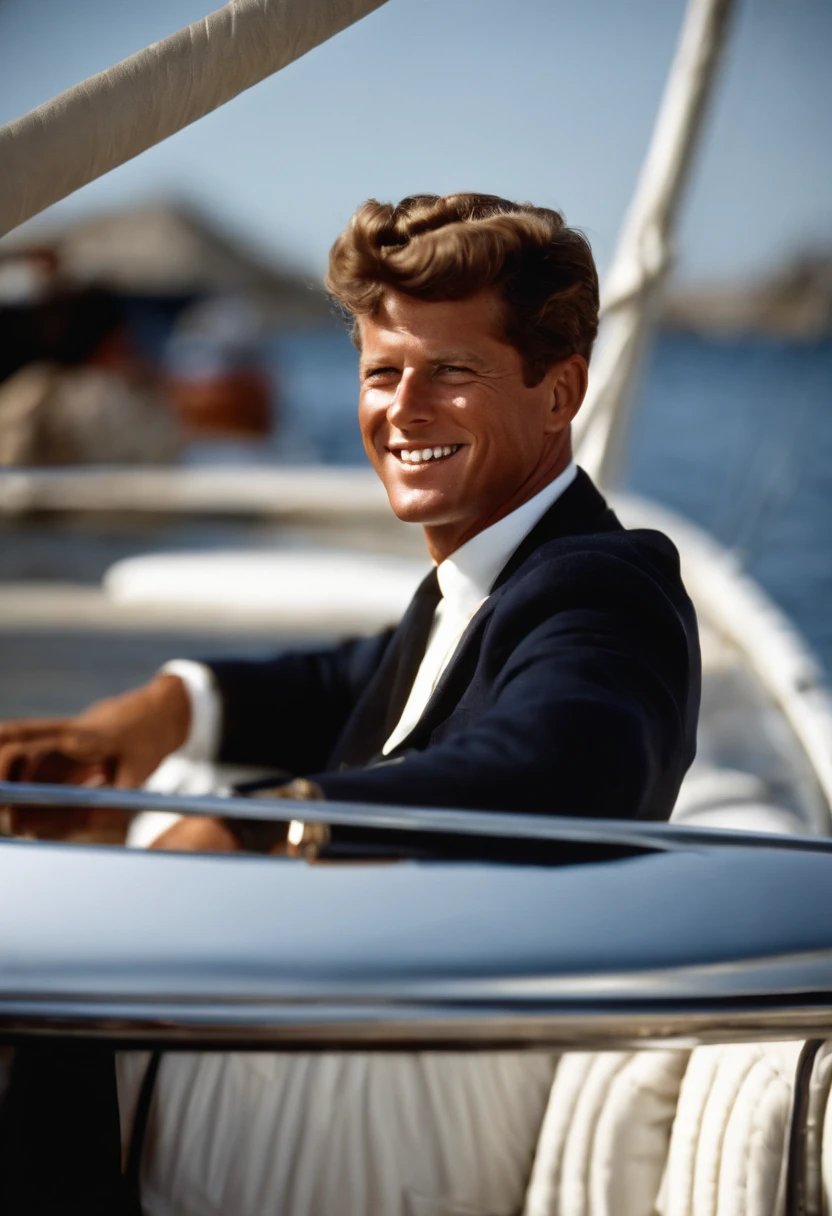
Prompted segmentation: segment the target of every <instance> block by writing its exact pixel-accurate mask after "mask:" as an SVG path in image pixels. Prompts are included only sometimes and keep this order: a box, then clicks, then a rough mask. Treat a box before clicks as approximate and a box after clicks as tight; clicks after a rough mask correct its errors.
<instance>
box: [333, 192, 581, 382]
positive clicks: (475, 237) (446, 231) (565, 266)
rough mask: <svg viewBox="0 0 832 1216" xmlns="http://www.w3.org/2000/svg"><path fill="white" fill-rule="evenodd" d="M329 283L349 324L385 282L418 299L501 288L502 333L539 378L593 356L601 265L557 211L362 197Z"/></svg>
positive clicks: (453, 199) (423, 197)
mask: <svg viewBox="0 0 832 1216" xmlns="http://www.w3.org/2000/svg"><path fill="white" fill-rule="evenodd" d="M326 286H327V290H328V291H329V293H330V295H331V297H332V298H333V300H334V301H335V303H336V305H337V306H338V307H339V308H340V309H342V310H343V312H344V313H346V315H347V316H348V317H350V318H351V319H352V322H353V337H354V339H355V337H356V327H355V320H356V318H357V317H359V316H362V315H364V316H367V315H370V316H372V315H373V314H375V313H376V312H377V310H378V307H379V304H380V301H381V298H382V296H383V294H384V292H385V290H386V289H390V288H392V289H394V290H395V291H400V292H403V293H404V294H405V295H410V296H415V297H416V298H417V299H420V300H463V299H466V298H468V297H469V296H472V295H475V294H476V293H477V292H479V291H484V290H486V289H488V288H496V290H497V291H498V292H499V293H500V295H501V296H502V300H503V304H504V317H505V321H504V324H505V335H506V338H507V339H508V341H509V342H510V343H511V344H512V345H513V346H514V347H516V349H517V350H518V351H519V352H520V354H521V355H522V357H523V360H524V363H525V368H526V380H527V382H528V383H529V384H530V385H534V384H536V383H538V382H539V381H540V380H541V379H542V377H543V375H544V374H545V372H546V370H547V369H548V368H549V367H551V366H552V364H553V363H557V362H558V361H559V360H560V359H565V358H567V357H568V356H569V355H573V354H578V355H582V356H583V357H584V358H585V359H586V360H587V361H588V360H589V356H590V352H591V351H592V344H593V342H594V341H595V335H596V333H597V332H598V272H597V271H596V269H595V262H594V260H593V257H592V250H591V249H590V247H589V242H588V241H587V239H586V237H585V236H583V234H582V233H580V232H578V231H576V230H575V229H574V228H567V226H566V224H565V222H564V219H563V216H562V215H561V214H560V212H558V211H550V210H549V209H548V208H546V207H533V206H532V205H531V203H512V202H509V200H508V199H504V198H498V197H497V196H496V195H493V194H447V195H445V196H444V197H440V196H439V195H437V194H414V195H412V196H411V197H410V198H405V199H403V200H402V201H401V202H400V203H399V204H398V206H393V204H392V203H379V202H376V200H375V199H368V200H367V202H366V203H362V204H361V206H360V207H359V208H358V210H357V211H356V212H355V214H354V215H353V217H352V219H351V220H350V222H349V223H348V224H347V226H346V228H345V229H344V231H343V232H342V233H341V235H340V236H339V237H338V239H337V241H336V242H335V244H334V245H333V246H332V250H331V251H330V255H329V271H328V273H327V276H326Z"/></svg>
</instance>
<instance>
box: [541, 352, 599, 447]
mask: <svg viewBox="0 0 832 1216" xmlns="http://www.w3.org/2000/svg"><path fill="white" fill-rule="evenodd" d="M549 375H550V376H551V384H550V392H551V397H550V400H551V409H550V411H549V418H548V421H547V425H546V432H547V433H549V434H552V433H557V432H558V431H565V430H566V428H567V427H568V426H569V424H570V423H571V421H572V419H573V418H574V417H575V415H576V414H577V412H578V410H579V409H580V408H581V404H582V402H583V399H584V397H585V396H586V386H587V382H588V379H589V369H588V367H587V363H586V359H584V357H583V355H570V356H569V358H568V359H563V360H562V361H561V362H560V363H556V364H555V366H554V367H553V368H551V370H550V372H549Z"/></svg>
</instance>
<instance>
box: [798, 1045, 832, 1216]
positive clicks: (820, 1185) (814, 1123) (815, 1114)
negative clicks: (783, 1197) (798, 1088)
mask: <svg viewBox="0 0 832 1216" xmlns="http://www.w3.org/2000/svg"><path fill="white" fill-rule="evenodd" d="M830 1093H832V1043H825V1044H824V1045H823V1047H822V1048H821V1049H820V1051H819V1052H818V1054H817V1056H816V1057H815V1062H814V1066H813V1068H812V1079H811V1083H810V1086H809V1110H808V1114H807V1118H806V1167H807V1168H806V1194H805V1196H804V1198H805V1205H806V1206H805V1213H804V1216H829V1212H830V1210H832V1116H830V1115H829V1113H828V1112H829V1098H830Z"/></svg>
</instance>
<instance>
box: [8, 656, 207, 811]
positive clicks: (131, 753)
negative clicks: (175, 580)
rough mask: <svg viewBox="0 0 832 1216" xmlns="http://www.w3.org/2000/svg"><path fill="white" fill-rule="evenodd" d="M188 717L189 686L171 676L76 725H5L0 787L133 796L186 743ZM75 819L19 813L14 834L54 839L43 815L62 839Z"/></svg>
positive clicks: (97, 707) (58, 721)
mask: <svg viewBox="0 0 832 1216" xmlns="http://www.w3.org/2000/svg"><path fill="white" fill-rule="evenodd" d="M190 714H191V710H190V702H189V700H188V694H187V692H186V691H185V686H184V684H183V683H182V681H181V680H180V679H179V677H178V676H174V675H169V674H167V673H166V674H163V675H160V676H157V677H156V679H154V680H152V681H151V682H150V683H149V684H146V685H145V686H144V687H143V688H138V689H135V690H134V691H133V692H128V693H124V694H123V695H122V696H119V697H111V698H109V699H108V700H106V701H98V702H96V704H94V705H92V706H90V708H89V709H87V710H85V711H84V712H83V713H81V714H78V715H77V716H76V717H74V718H45V719H38V718H32V719H25V720H22V721H17V722H6V723H5V724H3V725H0V780H2V781H27V782H28V781H43V782H50V783H55V784H58V785H112V786H115V787H116V789H136V788H138V787H139V786H141V785H142V784H143V783H144V781H145V780H146V779H147V778H148V777H149V776H150V774H151V773H152V772H153V771H154V769H156V768H157V767H158V766H159V764H161V762H162V760H164V758H165V756H167V755H169V754H170V753H171V752H172V751H175V750H176V748H177V747H179V746H181V744H182V743H184V741H185V739H186V738H187V736H188V730H189V727H190ZM80 814H81V815H82V816H83V815H84V814H85V813H84V812H80ZM72 815H73V812H71V811H68V810H59V809H56V810H55V811H48V810H41V811H23V810H21V811H19V812H15V816H14V819H15V827H16V830H23V831H31V832H34V833H35V834H37V835H43V834H49V835H51V834H52V832H51V831H50V830H49V825H48V824H46V823H45V822H43V820H44V816H46V817H47V818H48V819H49V820H50V823H51V820H52V819H53V818H55V820H56V825H57V824H60V827H61V830H60V831H59V835H65V834H66V830H67V828H71V827H72V826H76V827H77V826H78V825H74V824H72ZM122 818H123V817H122ZM85 822H86V820H85ZM125 822H126V821H125Z"/></svg>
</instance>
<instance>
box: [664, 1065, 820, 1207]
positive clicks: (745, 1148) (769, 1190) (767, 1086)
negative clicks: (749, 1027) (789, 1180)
mask: <svg viewBox="0 0 832 1216" xmlns="http://www.w3.org/2000/svg"><path fill="white" fill-rule="evenodd" d="M802 1046H803V1044H802V1043H800V1042H788V1043H749V1044H742V1045H734V1046H731V1047H723V1046H717V1047H700V1048H697V1049H696V1051H694V1052H693V1054H692V1055H691V1058H690V1062H689V1064H688V1068H687V1071H686V1073H685V1078H684V1081H683V1082H682V1088H681V1091H680V1094H679V1106H678V1109H677V1112H676V1118H675V1120H674V1122H673V1133H672V1135H671V1139H670V1152H669V1154H668V1159H667V1169H666V1173H665V1179H664V1183H663V1186H662V1191H661V1194H660V1196H659V1200H658V1203H657V1205H656V1207H657V1212H658V1214H659V1216H779V1213H781V1212H782V1211H783V1207H784V1202H785V1183H786V1163H787V1145H788V1134H789V1127H790V1121H791V1111H792V1095H793V1086H794V1075H795V1069H796V1066H797V1061H798V1056H799V1055H800V1050H801V1047H802Z"/></svg>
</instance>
